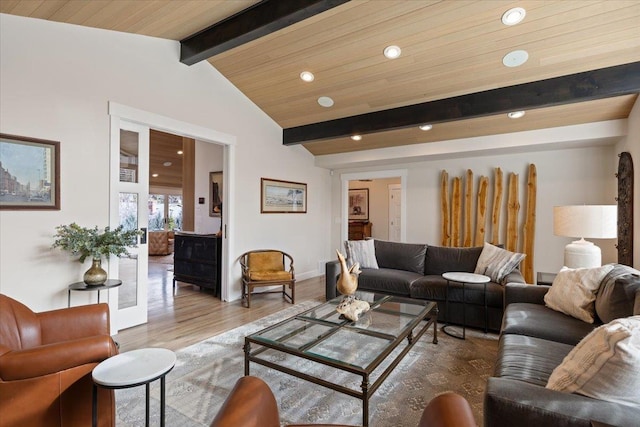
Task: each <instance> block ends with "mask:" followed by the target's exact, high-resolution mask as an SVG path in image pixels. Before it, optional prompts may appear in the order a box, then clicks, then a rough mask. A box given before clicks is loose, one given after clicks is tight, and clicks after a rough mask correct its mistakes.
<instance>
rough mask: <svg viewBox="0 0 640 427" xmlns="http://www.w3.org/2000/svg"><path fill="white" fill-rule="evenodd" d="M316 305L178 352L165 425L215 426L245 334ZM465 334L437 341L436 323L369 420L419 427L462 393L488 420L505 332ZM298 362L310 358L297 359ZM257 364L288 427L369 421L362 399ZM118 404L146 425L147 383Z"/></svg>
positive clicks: (120, 426) (155, 418)
mask: <svg viewBox="0 0 640 427" xmlns="http://www.w3.org/2000/svg"><path fill="white" fill-rule="evenodd" d="M314 305H317V302H312V301H308V302H304V303H299V304H296V305H295V306H294V307H290V308H287V309H285V310H282V311H280V312H278V313H275V314H273V315H270V316H267V317H265V318H262V319H259V320H257V321H255V322H252V323H249V324H247V325H244V326H241V327H238V328H236V329H233V330H231V331H228V332H225V333H223V334H221V335H218V336H215V337H212V338H209V339H207V340H205V341H202V342H200V343H198V344H194V345H192V346H190V347H187V348H184V349H182V350H180V351H178V352H176V355H177V363H176V366H175V368H174V369H173V371H171V372H170V373H169V375H168V376H167V382H166V424H167V425H168V426H181V427H182V426H184V427H196V426H197V427H200V426H208V425H209V424H210V423H211V421H212V420H213V418H214V417H215V415H216V413H217V412H218V409H219V408H220V406H221V405H222V403H223V402H224V399H225V398H226V397H227V396H228V395H229V392H230V391H231V389H232V388H233V386H234V384H235V382H236V380H237V379H238V378H240V377H241V376H243V375H244V353H243V345H244V337H245V336H246V335H248V334H251V333H253V332H256V331H258V330H260V329H263V328H265V327H266V326H269V325H271V324H274V323H276V322H278V321H280V320H283V319H286V318H287V317H290V316H293V315H294V314H297V313H298V312H301V311H303V310H306V309H309V308H311V307H312V306H314ZM466 335H467V339H466V340H465V341H462V340H457V339H455V338H452V337H449V336H447V335H445V334H443V333H441V330H438V341H439V342H438V344H433V343H432V339H433V328H430V329H429V332H427V333H425V335H423V336H422V338H420V340H419V341H418V342H417V343H416V345H415V346H414V347H413V349H412V350H411V351H410V352H409V353H408V354H407V355H406V356H405V357H404V359H403V360H402V361H401V362H400V364H398V366H396V368H395V370H394V371H393V372H392V373H391V375H390V376H389V377H388V378H387V379H386V380H385V382H384V383H383V384H382V386H381V387H380V388H379V389H378V390H377V391H376V393H375V394H374V395H373V396H372V397H371V399H370V401H369V404H370V406H369V425H370V426H372V427H378V426H379V427H387V426H394V427H403V426H406V427H414V426H416V425H417V424H418V421H419V419H420V416H421V414H422V410H423V409H424V407H425V406H426V404H427V403H428V402H429V400H430V399H431V398H433V397H434V396H436V395H438V394H441V393H444V392H446V391H455V392H457V393H459V394H461V395H462V396H464V397H465V398H467V399H468V400H469V402H470V404H471V406H472V409H473V411H474V416H475V418H476V422H477V423H478V425H479V426H482V399H483V392H484V388H485V384H486V381H487V378H488V377H489V376H490V375H491V372H492V370H493V363H494V361H495V360H496V354H497V347H498V336H497V335H494V334H484V333H482V332H479V331H475V330H472V329H467V334H466ZM273 357H274V358H277V357H284V356H281V355H276V354H274V356H273ZM297 363H305V361H302V360H301V359H298V362H297ZM250 369H251V375H255V376H257V377H260V378H262V379H263V380H265V381H266V382H267V383H268V384H269V386H270V387H271V389H272V390H273V392H274V394H275V396H276V400H277V402H278V407H279V408H280V420H281V423H282V424H283V425H286V424H289V423H339V424H350V425H362V401H361V400H359V399H356V398H353V397H350V396H347V395H344V394H341V393H338V392H334V391H333V390H329V389H327V388H324V387H321V386H319V385H315V384H311V383H309V382H307V381H304V380H300V379H298V378H295V377H292V376H290V375H287V374H284V373H280V372H277V371H274V370H272V369H269V368H266V367H263V366H261V365H257V364H254V363H252V364H251V368H250ZM327 375H332V378H330V379H331V380H340V381H344V382H345V384H346V385H348V386H350V387H353V388H358V387H359V385H360V382H361V379H360V377H355V376H352V377H345V378H338V377H335V375H336V374H335V373H329V372H328V373H327ZM337 375H345V374H337ZM327 379H329V378H327ZM159 390H160V385H159V381H156V382H154V383H152V385H151V396H152V400H151V413H152V416H151V423H152V425H154V424H155V425H158V423H159ZM116 404H117V413H116V415H117V422H116V426H117V427H134V426H142V425H144V387H136V388H131V389H125V390H117V391H116Z"/></svg>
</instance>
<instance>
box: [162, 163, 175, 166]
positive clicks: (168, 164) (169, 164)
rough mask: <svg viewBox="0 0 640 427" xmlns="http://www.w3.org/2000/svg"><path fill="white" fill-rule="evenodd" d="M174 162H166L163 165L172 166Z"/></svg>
mask: <svg viewBox="0 0 640 427" xmlns="http://www.w3.org/2000/svg"><path fill="white" fill-rule="evenodd" d="M172 164H173V163H171V162H164V163H163V164H162V165H163V166H171V165H172Z"/></svg>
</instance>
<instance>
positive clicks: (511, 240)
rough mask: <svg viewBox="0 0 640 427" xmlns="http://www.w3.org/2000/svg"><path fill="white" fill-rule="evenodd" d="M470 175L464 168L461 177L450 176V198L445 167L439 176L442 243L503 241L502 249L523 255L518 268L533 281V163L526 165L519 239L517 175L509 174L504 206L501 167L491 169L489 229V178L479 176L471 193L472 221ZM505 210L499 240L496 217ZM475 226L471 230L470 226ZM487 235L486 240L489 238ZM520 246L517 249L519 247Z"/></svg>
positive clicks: (464, 243)
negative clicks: (491, 187) (524, 199)
mask: <svg viewBox="0 0 640 427" xmlns="http://www.w3.org/2000/svg"><path fill="white" fill-rule="evenodd" d="M473 176H474V174H473V171H472V170H471V169H467V171H466V172H465V174H464V176H463V177H453V178H452V179H451V197H450V196H449V173H448V172H447V171H445V170H443V171H442V173H441V175H440V211H441V214H442V229H441V231H442V238H441V244H442V246H458V247H460V246H462V247H470V246H472V245H473V246H482V245H483V244H484V242H485V241H489V240H490V242H491V243H492V244H494V245H498V244H500V243H504V244H505V249H507V250H509V251H512V252H522V253H524V254H526V258H525V260H524V261H523V263H522V265H521V268H522V274H523V276H524V278H525V280H526V282H527V283H533V268H534V256H533V252H534V238H535V222H536V193H537V172H536V166H535V165H534V164H530V165H529V167H528V176H527V184H526V185H527V187H526V211H525V217H524V219H523V223H522V234H521V236H522V238H521V241H519V231H520V228H519V226H518V218H519V216H520V196H519V193H520V192H519V187H518V175H517V174H516V173H513V172H512V173H510V174H509V178H508V180H507V181H508V182H507V200H506V206H504V205H503V203H502V200H503V173H502V169H500V168H495V169H494V174H493V195H492V203H493V204H492V206H491V224H490V227H491V230H489V229H488V228H487V221H488V218H487V216H488V215H487V214H488V212H489V207H488V206H487V203H488V199H489V191H490V190H489V177H486V176H480V177H479V179H478V187H477V193H476V194H475V201H476V204H475V221H474V220H473V212H474V206H473V201H474V178H473ZM463 180H464V186H465V188H464V196H463V194H462V181H463ZM505 209H506V211H507V217H506V227H505V235H503V237H504V239H501V233H500V219H501V215H502V211H503V210H505ZM474 225H475V229H474V228H473V226H474ZM489 238H490V239H489ZM520 247H521V249H519V248H520Z"/></svg>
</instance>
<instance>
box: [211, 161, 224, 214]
mask: <svg viewBox="0 0 640 427" xmlns="http://www.w3.org/2000/svg"><path fill="white" fill-rule="evenodd" d="M222 189H223V186H222V172H209V197H210V201H209V216H213V217H221V216H222Z"/></svg>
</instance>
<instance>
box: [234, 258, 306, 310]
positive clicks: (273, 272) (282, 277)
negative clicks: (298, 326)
mask: <svg viewBox="0 0 640 427" xmlns="http://www.w3.org/2000/svg"><path fill="white" fill-rule="evenodd" d="M287 264H288V265H289V269H287ZM240 266H241V267H242V299H243V300H245V299H246V301H247V308H249V307H251V295H252V294H255V293H254V292H253V288H256V287H265V286H276V285H281V286H282V290H276V291H263V292H259V293H282V297H283V298H284V299H287V298H288V299H289V300H290V301H291V304H295V295H296V294H295V284H296V275H295V271H294V268H293V258H292V257H291V255H289V254H287V253H286V252H282V251H279V250H277V249H260V250H255V251H249V252H245V253H244V254H242V255H241V256H240ZM287 286H288V287H289V289H290V290H291V294H288V293H287V292H286V288H287Z"/></svg>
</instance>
